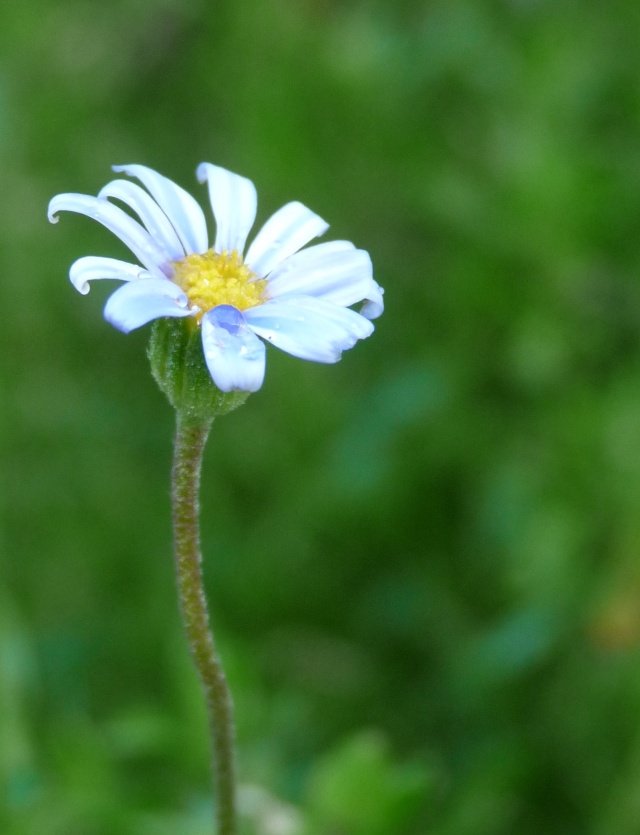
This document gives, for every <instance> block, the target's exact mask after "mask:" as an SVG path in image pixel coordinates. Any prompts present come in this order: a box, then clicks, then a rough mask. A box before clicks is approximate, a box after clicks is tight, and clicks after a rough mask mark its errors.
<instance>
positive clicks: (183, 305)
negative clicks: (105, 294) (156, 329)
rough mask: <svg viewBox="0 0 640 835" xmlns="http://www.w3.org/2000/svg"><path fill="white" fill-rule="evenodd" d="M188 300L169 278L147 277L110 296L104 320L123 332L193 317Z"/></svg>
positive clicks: (130, 283)
mask: <svg viewBox="0 0 640 835" xmlns="http://www.w3.org/2000/svg"><path fill="white" fill-rule="evenodd" d="M187 304H188V299H187V297H186V296H185V294H184V293H183V292H182V290H181V289H180V288H179V287H178V285H177V284H174V283H173V282H172V281H169V280H168V279H166V278H146V279H143V280H141V281H131V282H129V284H123V285H122V287H119V288H118V289H117V290H116V292H115V293H113V294H112V295H111V296H109V298H108V300H107V303H106V305H105V308H104V318H105V319H106V320H107V322H109V323H110V324H111V325H113V326H114V327H115V328H118V330H120V331H123V333H129V331H132V330H135V329H136V328H139V327H141V326H142V325H146V324H147V322H151V320H152V319H159V318H160V317H161V316H174V317H182V316H193V311H191V310H189V309H188V308H187Z"/></svg>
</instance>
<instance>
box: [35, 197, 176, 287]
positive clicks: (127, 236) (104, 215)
mask: <svg viewBox="0 0 640 835" xmlns="http://www.w3.org/2000/svg"><path fill="white" fill-rule="evenodd" d="M58 212H78V213H79V214H81V215H87V217H91V218H93V219H94V220H97V221H98V223H101V224H102V225H103V226H106V227H107V229H109V230H110V231H111V232H113V234H114V235H117V237H118V238H120V240H121V241H122V242H123V243H124V244H126V245H127V246H128V247H129V249H130V250H131V252H133V254H134V255H135V256H136V257H137V258H138V260H139V261H141V262H142V263H143V264H144V265H145V267H146V268H147V269H148V270H150V271H151V272H152V273H154V275H157V276H163V275H164V274H165V271H168V270H169V269H170V267H169V265H167V262H166V255H165V253H164V252H163V250H162V249H161V248H160V247H159V246H158V244H157V243H156V242H155V241H154V240H153V238H152V237H151V235H150V234H149V233H148V232H147V230H146V229H144V228H143V227H142V226H141V225H140V224H139V223H138V222H137V221H136V220H134V219H133V218H132V217H129V215H128V214H126V213H125V212H123V211H122V209H120V208H118V206H114V205H113V203H109V201H108V200H102V199H101V198H100V197H91V196H89V195H88V194H57V195H56V196H55V197H54V198H53V199H52V200H51V202H50V203H49V220H50V221H51V223H57V222H58V218H57V217H56V215H57V214H58Z"/></svg>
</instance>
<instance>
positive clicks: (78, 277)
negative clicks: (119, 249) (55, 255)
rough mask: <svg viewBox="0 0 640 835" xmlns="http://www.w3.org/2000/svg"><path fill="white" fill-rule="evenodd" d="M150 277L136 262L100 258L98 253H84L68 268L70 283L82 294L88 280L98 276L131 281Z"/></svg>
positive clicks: (87, 288)
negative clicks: (82, 256)
mask: <svg viewBox="0 0 640 835" xmlns="http://www.w3.org/2000/svg"><path fill="white" fill-rule="evenodd" d="M151 277H152V276H151V273H150V272H148V271H147V270H145V269H144V267H140V266H139V265H138V264H129V263H128V262H127V261H118V259H117V258H102V257H101V256H98V255H85V256H84V258H78V260H77V261H74V262H73V264H72V265H71V268H70V269H69V279H70V281H71V283H72V284H73V286H74V287H75V288H76V290H78V291H79V292H80V293H82V295H83V296H86V295H87V293H88V292H89V282H90V281H95V280H96V279H99V278H117V279H119V280H120V281H132V280H133V279H136V278H151Z"/></svg>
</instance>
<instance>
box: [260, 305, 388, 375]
mask: <svg viewBox="0 0 640 835" xmlns="http://www.w3.org/2000/svg"><path fill="white" fill-rule="evenodd" d="M244 316H245V318H246V320H247V322H248V324H249V327H250V328H251V329H252V330H253V331H255V332H256V333H257V334H258V336H261V337H262V338H263V339H266V340H268V341H269V342H271V343H273V345H275V346H276V347H278V348H281V349H282V350H283V351H286V352H287V353H289V354H293V356H294V357H300V358H301V359H306V360H313V361H314V362H337V361H338V360H339V359H340V354H341V352H342V351H344V350H346V349H347V348H352V347H353V346H354V345H355V343H356V342H357V340H358V339H364V338H365V337H367V336H370V334H371V333H372V332H373V325H372V324H371V322H369V320H368V319H365V318H364V316H361V315H360V314H359V313H356V312H355V311H353V310H349V308H347V307H339V306H338V305H336V304H333V303H332V302H328V301H325V300H324V299H316V298H312V297H311V296H297V297H295V298H287V299H274V300H273V301H269V302H266V303H265V304H263V305H259V306H258V307H250V308H249V309H248V310H245V311H244Z"/></svg>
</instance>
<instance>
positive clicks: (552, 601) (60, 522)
mask: <svg viewBox="0 0 640 835" xmlns="http://www.w3.org/2000/svg"><path fill="white" fill-rule="evenodd" d="M5 6H6V8H3V12H2V20H3V25H2V28H1V29H0V55H1V56H2V58H0V162H1V163H2V171H3V183H2V189H0V218H1V220H2V223H0V252H1V253H2V265H3V269H2V275H3V279H2V281H1V282H0V300H1V301H2V305H1V309H2V311H3V312H2V327H1V328H0V356H2V398H1V402H0V445H1V450H2V470H1V472H2V476H1V479H2V481H1V483H0V489H1V491H2V526H1V530H0V537H1V542H0V561H1V562H0V831H1V832H2V833H3V835H5V833H6V835H22V833H24V832H28V833H30V834H31V833H34V835H113V833H117V835H129V834H130V835H134V833H135V835H141V833H142V835H147V833H148V835H152V833H153V835H162V833H165V832H166V833H185V835H200V833H204V832H209V819H210V815H211V805H210V804H211V797H210V782H209V773H208V763H207V740H206V735H205V734H204V732H203V729H204V715H203V710H202V704H201V697H200V693H199V690H198V685H197V681H196V680H195V677H194V674H193V672H192V671H191V668H190V665H189V659H188V658H187V657H186V650H185V646H184V642H183V640H182V635H181V626H180V621H179V617H178V613H177V607H176V600H175V590H174V585H173V577H172V564H171V548H170V537H171V533H170V521H169V499H168V484H169V481H168V477H169V467H170V455H171V433H172V431H173V414H172V410H171V408H170V407H169V406H168V404H167V403H166V401H165V399H164V397H163V396H162V395H161V394H160V393H159V392H158V390H157V387H156V385H155V383H154V381H153V379H152V377H151V375H150V373H149V368H148V362H147V359H146V357H145V347H146V344H147V342H148V339H149V334H148V332H146V329H141V331H140V332H134V333H132V334H130V335H129V336H126V337H125V336H123V335H122V334H120V333H118V332H116V331H115V330H114V329H113V328H111V327H110V326H108V325H107V324H106V323H105V322H104V321H103V319H102V317H101V307H102V303H103V301H104V299H105V298H106V295H107V293H108V292H110V290H111V289H112V288H111V287H106V286H100V283H98V282H96V285H97V286H94V287H93V289H92V290H91V293H90V294H89V296H88V297H81V296H80V295H79V294H77V293H75V292H74V291H73V289H72V288H71V287H70V285H69V284H68V282H66V279H65V274H66V272H67V270H68V267H69V264H70V263H71V261H72V260H74V259H75V258H78V257H80V256H82V255H87V254H103V255H111V256H114V257H128V254H127V252H126V250H125V248H124V247H123V246H122V245H120V243H119V242H118V241H117V240H116V239H115V238H114V237H113V236H111V235H110V234H108V233H107V232H106V231H105V230H104V229H101V228H100V227H99V226H98V225H97V224H95V223H93V222H92V221H90V220H89V219H88V218H82V217H74V216H71V215H67V214H65V215H63V217H62V218H61V221H60V223H59V224H58V225H57V226H56V227H51V226H49V225H48V224H47V222H46V218H45V210H46V205H47V201H48V199H49V198H50V197H51V196H52V195H53V194H55V193H58V192H62V191H79V192H86V193H93V194H95V193H97V191H98V190H99V189H100V188H101V187H102V185H104V184H105V182H106V181H107V179H108V178H109V176H110V173H109V166H110V165H111V164H114V163H116V164H117V163H130V162H140V163H144V164H148V165H151V166H153V167H154V168H156V169H158V170H159V171H161V172H162V173H164V174H166V175H168V176H170V177H172V178H173V179H175V180H176V181H178V182H179V183H180V184H181V185H182V186H184V187H186V188H188V189H189V190H190V191H191V192H192V193H193V194H194V195H196V196H197V197H198V199H199V200H200V201H201V202H202V203H203V205H205V204H206V202H207V197H206V189H204V188H201V187H199V186H198V185H197V183H196V180H195V177H194V170H195V167H196V165H197V164H198V163H199V162H200V161H202V160H210V161H212V162H216V163H218V164H221V165H224V166H226V167H228V168H230V169H231V170H235V171H238V172H239V173H241V174H244V175H246V176H249V177H251V178H252V179H253V180H254V181H255V183H256V185H257V188H258V194H259V200H260V203H259V217H258V223H260V222H262V221H264V220H265V219H266V218H267V217H268V216H269V214H270V213H271V212H272V211H274V210H275V209H277V208H278V207H279V206H280V205H282V204H283V203H285V202H286V201H288V200H293V199H298V200H302V201H303V202H305V203H306V204H307V205H309V206H310V207H311V208H313V209H314V210H315V211H317V212H318V213H319V214H320V215H322V216H323V217H326V218H327V219H328V220H329V221H330V222H331V229H330V231H329V232H328V233H327V236H326V237H327V239H330V238H333V239H347V240H352V241H354V242H355V243H356V244H357V245H358V246H359V247H362V248H365V249H367V250H369V251H370V253H371V256H372V259H373V263H374V266H375V274H376V277H377V279H378V281H379V282H380V283H381V284H382V285H383V286H384V287H385V288H386V291H387V292H386V301H387V311H386V312H385V314H384V316H383V317H382V318H381V319H380V320H379V321H378V322H377V323H376V332H375V334H374V335H373V336H372V337H371V339H369V340H367V341H366V342H364V343H361V344H359V345H358V346H357V347H356V348H355V349H354V350H353V351H349V352H347V353H346V354H345V356H344V358H343V360H342V362H341V363H339V364H338V365H336V366H329V367H325V366H319V365H313V364H310V363H305V362H302V361H300V360H297V359H295V358H292V357H289V356H286V355H284V354H282V353H279V352H278V351H277V350H275V349H272V347H268V349H267V352H268V357H267V374H266V380H265V385H264V388H263V389H262V390H261V391H260V392H259V393H257V394H256V395H255V396H253V397H251V398H250V399H249V401H248V403H247V404H246V405H245V406H244V408H242V409H239V410H237V411H236V412H234V413H233V414H232V415H230V416H229V417H228V418H227V419H225V420H223V421H216V423H215V425H214V429H213V434H212V437H211V441H210V444H209V449H208V451H207V459H206V462H205V471H204V476H203V485H202V510H203V517H204V518H203V526H204V529H203V545H204V552H205V569H206V579H207V584H208V591H209V595H210V599H211V603H212V609H213V620H214V623H215V626H216V630H217V634H218V643H219V645H220V647H221V650H222V653H223V659H224V662H225V665H226V668H227V670H228V676H229V680H230V683H231V686H232V689H233V692H234V695H235V701H236V707H237V715H238V737H239V746H240V762H241V765H242V773H241V778H242V784H243V804H244V808H245V818H244V821H245V824H246V831H247V835H300V833H304V835H306V833H311V834H312V835H357V833H359V832H364V831H369V832H371V833H376V832H377V833H378V835H400V833H402V835H427V833H428V835H514V834H515V835H539V833H545V835H637V832H638V831H640V810H639V808H638V801H637V797H638V783H639V780H640V766H639V763H640V732H639V728H640V721H639V717H640V651H639V650H640V614H639V613H640V568H639V553H640V507H639V499H638V497H639V496H640V455H639V454H638V449H639V445H640V376H639V369H640V340H639V336H638V335H639V333H640V245H639V239H638V223H639V221H638V218H640V155H639V154H638V136H639V135H640V101H639V100H638V84H637V79H638V74H639V73H640V57H639V56H640V53H639V52H638V48H637V44H638V41H639V39H640V18H639V17H638V13H637V8H636V4H635V3H632V2H631V0H622V2H618V3H615V4H613V5H611V4H604V3H599V2H596V0H583V1H582V2H577V0H555V1H554V2H552V1H551V0H530V2H524V0H521V2H515V0H488V1H487V2H485V3H479V2H477V0H426V2H423V3H417V2H413V0H401V2H398V3H388V2H387V3H383V2H380V0H370V2H364V0H361V1H360V2H351V3H342V2H340V3H339V2H336V0H302V2H299V3H288V2H285V0H246V2H233V0H218V2H216V3H206V2H200V0H161V2H152V0H114V2H111V3H108V4H98V3H95V2H89V0H59V2H56V3H48V4H47V3H44V4H43V3H38V2H35V0H23V2H21V3H9V4H5ZM369 734H372V735H371V736H369ZM380 739H384V740H386V743H385V745H388V747H384V745H382V743H381V742H379V741H376V740H380ZM278 827H279V829H278Z"/></svg>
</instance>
